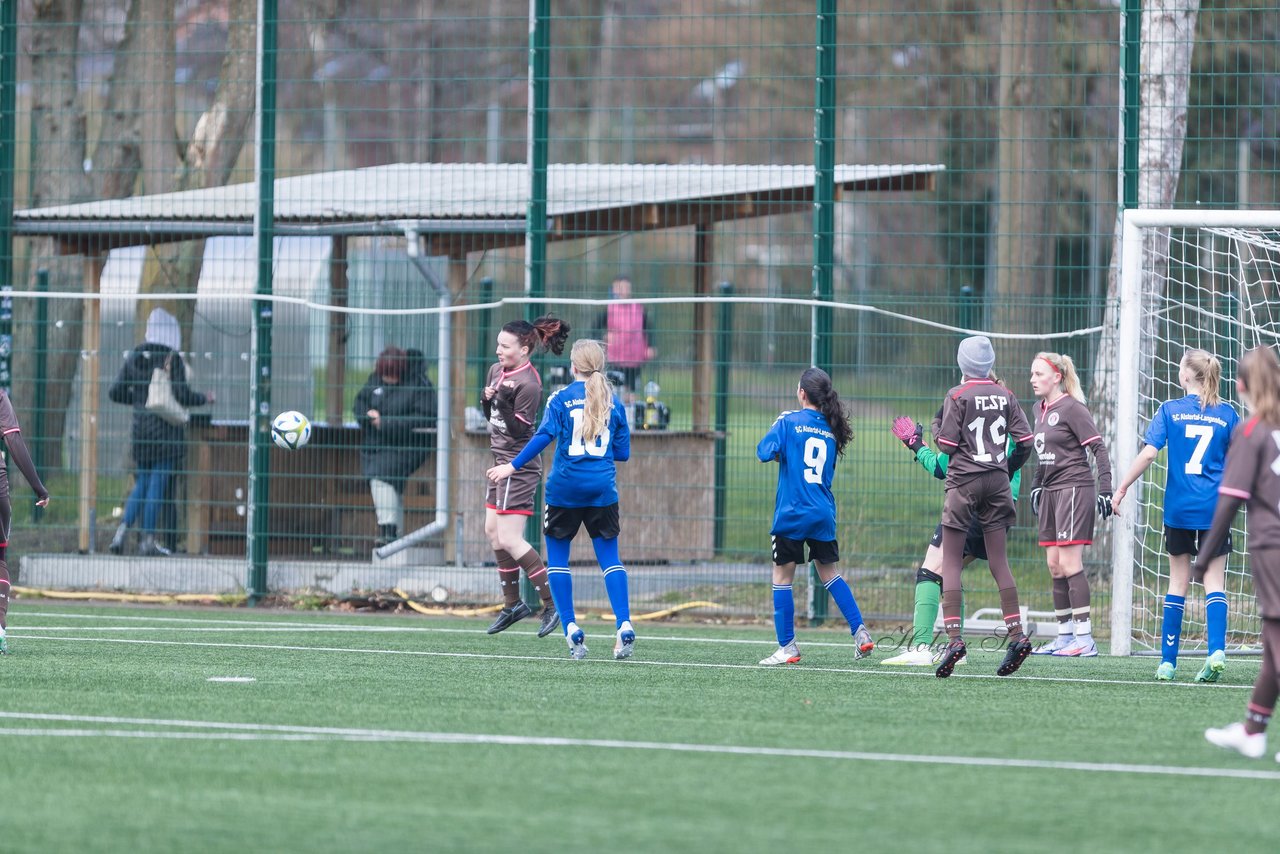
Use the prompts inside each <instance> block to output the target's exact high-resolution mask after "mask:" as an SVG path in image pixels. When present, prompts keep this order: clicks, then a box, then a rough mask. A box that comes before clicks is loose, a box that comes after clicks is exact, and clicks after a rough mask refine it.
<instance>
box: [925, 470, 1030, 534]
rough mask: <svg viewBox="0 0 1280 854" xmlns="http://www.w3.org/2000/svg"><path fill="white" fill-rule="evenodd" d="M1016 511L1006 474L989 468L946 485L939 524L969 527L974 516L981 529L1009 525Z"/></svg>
mask: <svg viewBox="0 0 1280 854" xmlns="http://www.w3.org/2000/svg"><path fill="white" fill-rule="evenodd" d="M1017 515H1018V512H1017V509H1016V508H1015V507H1014V504H1013V493H1012V492H1010V491H1009V475H1007V474H1005V473H1004V472H1003V471H989V472H986V473H985V474H981V475H978V476H977V477H975V478H974V479H973V480H970V481H967V482H965V483H962V484H960V485H958V486H953V487H949V488H948V489H947V498H946V501H945V503H943V505H942V527H944V528H959V529H960V530H962V531H968V530H969V527H970V525H971V524H972V523H973V520H974V519H977V521H978V527H979V528H981V529H982V530H983V531H990V530H993V529H996V528H1008V527H1010V526H1012V525H1013V523H1014V520H1015V519H1016V518H1017Z"/></svg>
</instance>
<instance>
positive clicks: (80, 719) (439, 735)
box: [0, 712, 1280, 781]
mask: <svg viewBox="0 0 1280 854" xmlns="http://www.w3.org/2000/svg"><path fill="white" fill-rule="evenodd" d="M0 718H6V719H9V720H33V721H59V722H66V723H105V724H117V725H122V724H133V725H147V726H153V727H183V728H186V729H195V730H199V731H197V732H173V731H164V730H123V729H81V728H63V729H40V728H19V727H11V728H6V729H0V735H18V736H36V737H40V736H43V737H63V738H66V737H75V738H169V739H224V740H239V741H246V740H263V741H267V740H272V741H322V740H327V741H361V742H370V741H377V742H402V743H415V744H449V745H455V744H472V745H488V744H498V745H503V746H510V747H559V748H572V747H581V748H594V749H601V750H644V751H664V752H672V753H704V754H716V755H726V756H777V757H784V758H789V759H826V760H834V761H845V762H872V763H876V762H882V763H897V764H911V765H950V766H962V767H970V768H1028V769H1034V770H1051V771H1086V772H1090V773H1104V774H1144V775H1159V776H1172V777H1210V778H1224V779H1237V780H1267V781H1280V771H1263V770H1253V769H1240V768H1212V767H1204V766H1194V765H1192V766H1187V765H1135V764H1128V763H1123V762H1075V761H1064V760H1050V759H1012V758H1008V757H993V756H939V755H929V754H913V753H873V752H867V751H855V750H816V749H807V748H790V747H763V746H753V745H732V744H691V743H687V742H662V741H622V740H619V739H602V738H559V737H554V736H522V735H499V734H493V733H462V732H414V731H401V730H376V729H352V728H338V727H311V726H289V725H281V724H246V723H239V722H231V723H222V722H218V721H175V720H164V719H155V720H149V719H146V718H114V717H102V716H91V715H52V714H37V713H29V714H28V713H22V712H0Z"/></svg>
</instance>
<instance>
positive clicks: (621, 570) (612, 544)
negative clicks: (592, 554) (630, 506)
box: [591, 537, 636, 661]
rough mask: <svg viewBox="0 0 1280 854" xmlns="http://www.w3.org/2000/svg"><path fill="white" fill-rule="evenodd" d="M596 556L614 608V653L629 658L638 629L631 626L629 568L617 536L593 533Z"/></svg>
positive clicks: (592, 540) (606, 590)
mask: <svg viewBox="0 0 1280 854" xmlns="http://www.w3.org/2000/svg"><path fill="white" fill-rule="evenodd" d="M591 545H592V546H594V547H595V550H596V560H597V561H599V563H600V570H601V571H602V572H603V573H604V589H605V592H606V593H607V594H608V596H609V607H611V608H612V609H613V618H614V627H615V629H616V631H615V634H614V644H613V657H614V658H615V659H617V660H618V661H621V660H622V659H624V658H630V657H631V654H632V653H633V652H634V651H635V644H636V633H635V629H633V628H632V627H631V601H630V597H629V595H628V592H627V570H626V567H624V566H623V565H622V559H621V558H620V557H619V556H618V538H617V537H592V538H591Z"/></svg>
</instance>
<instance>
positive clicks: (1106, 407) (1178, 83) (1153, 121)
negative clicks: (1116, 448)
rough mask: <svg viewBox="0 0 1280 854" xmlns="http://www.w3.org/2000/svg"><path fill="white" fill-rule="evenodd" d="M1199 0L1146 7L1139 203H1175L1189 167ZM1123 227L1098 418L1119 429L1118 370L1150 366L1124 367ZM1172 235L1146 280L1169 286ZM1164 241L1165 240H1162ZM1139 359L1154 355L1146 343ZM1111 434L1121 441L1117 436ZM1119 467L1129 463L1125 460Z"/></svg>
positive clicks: (1152, 238) (1155, 0) (1156, 252)
mask: <svg viewBox="0 0 1280 854" xmlns="http://www.w3.org/2000/svg"><path fill="white" fill-rule="evenodd" d="M1199 5H1200V4H1199V2H1198V0H1147V2H1145V3H1144V4H1143V9H1142V35H1141V38H1142V50H1141V66H1142V76H1141V86H1140V89H1141V104H1142V112H1141V118H1140V120H1139V125H1138V206H1139V207H1144V208H1163V207H1169V206H1170V205H1172V204H1173V200H1174V196H1175V195H1176V193H1177V192H1178V177H1179V173H1180V172H1181V169H1182V148H1183V143H1184V142H1185V140H1186V136H1187V103H1188V96H1189V92H1190V87H1191V54H1192V51H1193V50H1194V48H1195V33H1196V17H1197V15H1198V14H1199V11H1200V9H1199ZM1120 232H1121V223H1120V220H1119V219H1118V218H1117V220H1116V230H1115V239H1114V241H1113V248H1112V253H1111V269H1110V272H1109V274H1108V276H1107V309H1106V314H1105V316H1104V318H1103V324H1102V336H1101V340H1100V342H1099V345H1098V359H1097V362H1096V363H1095V368H1094V375H1093V395H1092V396H1093V399H1094V401H1095V403H1094V405H1095V407H1096V410H1095V413H1094V414H1095V416H1096V417H1097V419H1098V421H1099V423H1100V424H1102V425H1104V426H1103V429H1104V430H1106V431H1107V432H1109V433H1111V432H1112V431H1113V429H1114V423H1115V410H1114V408H1113V403H1114V399H1115V390H1116V373H1117V371H1136V370H1139V369H1140V368H1142V367H1143V365H1120V364H1117V361H1116V359H1117V351H1118V347H1119V337H1120V330H1119V326H1118V317H1117V308H1116V303H1117V298H1118V296H1119V288H1120V250H1121V246H1120ZM1168 240H1169V236H1168V233H1167V232H1164V233H1162V234H1152V235H1148V237H1147V240H1146V243H1145V245H1144V247H1143V253H1144V254H1145V255H1146V259H1145V261H1144V264H1143V266H1144V268H1145V269H1147V270H1150V271H1152V275H1150V276H1149V277H1148V278H1147V281H1148V282H1149V283H1150V284H1151V285H1154V286H1156V287H1163V283H1164V280H1165V276H1164V275H1162V272H1163V271H1162V269H1161V267H1163V266H1165V265H1167V263H1168V260H1167V259H1168V251H1167V247H1168ZM1160 243H1163V245H1159V244H1160ZM1143 349H1144V352H1143V353H1142V354H1140V357H1139V358H1140V359H1144V360H1148V364H1147V365H1146V366H1145V367H1147V368H1148V369H1149V368H1150V364H1149V360H1150V359H1151V358H1152V354H1151V352H1150V351H1149V350H1146V348H1143ZM1111 439H1112V440H1113V441H1114V439H1115V436H1114V435H1112V436H1111ZM1118 463H1119V464H1120V465H1122V466H1123V465H1128V461H1126V460H1119V461H1118Z"/></svg>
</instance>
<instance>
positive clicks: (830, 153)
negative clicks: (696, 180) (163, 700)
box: [809, 0, 838, 626]
mask: <svg viewBox="0 0 1280 854" xmlns="http://www.w3.org/2000/svg"><path fill="white" fill-rule="evenodd" d="M837 6H838V3H837V0H818V15H817V21H816V25H817V31H816V33H815V41H814V53H815V64H816V66H817V67H816V69H815V71H816V73H815V75H814V83H813V86H814V91H813V114H814V115H813V298H814V299H815V300H819V301H822V302H831V301H832V299H834V297H835V292H834V281H833V277H832V267H833V265H834V263H835V196H836V190H835V172H836V10H837ZM811 326H812V335H813V339H812V343H811V345H810V354H809V355H810V362H811V363H812V364H813V365H815V366H817V367H819V368H822V369H823V370H824V371H826V372H827V373H830V372H831V370H832V364H831V352H832V348H831V332H832V325H831V309H829V308H821V309H820V308H818V307H817V306H814V308H813V311H812V319H811ZM826 618H827V590H826V588H825V587H823V586H822V583H821V581H820V580H819V579H818V568H817V567H816V566H815V565H813V564H810V565H809V620H810V622H811V623H812V624H813V625H815V626H820V625H822V623H823V622H824V621H825V620H826Z"/></svg>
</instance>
